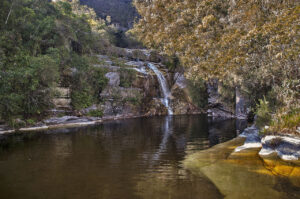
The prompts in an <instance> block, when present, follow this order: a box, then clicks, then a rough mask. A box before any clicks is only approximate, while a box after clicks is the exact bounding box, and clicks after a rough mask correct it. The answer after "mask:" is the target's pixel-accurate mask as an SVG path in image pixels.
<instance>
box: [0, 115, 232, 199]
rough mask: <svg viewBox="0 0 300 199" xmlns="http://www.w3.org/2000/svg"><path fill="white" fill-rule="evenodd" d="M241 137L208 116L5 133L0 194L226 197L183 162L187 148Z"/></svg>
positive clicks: (110, 198)
mask: <svg viewBox="0 0 300 199" xmlns="http://www.w3.org/2000/svg"><path fill="white" fill-rule="evenodd" d="M234 137H236V122H235V121H234V120H226V121H209V119H208V118H207V117H206V116H177V117H153V118H139V119H128V120H120V121H113V122H107V123H104V124H101V125H99V126H96V127H89V128H83V129H71V130H64V131H60V132H43V133H29V134H20V135H10V136H2V137H1V138H0V198H5V199H9V198H14V199H18V198H22V199H27V198H28V199H35V198H37V199H42V198H72V199H74V198H108V199H137V198H147V199H148V198H149V199H150V198H151V199H156V198H162V199H173V198H175V199H176V198H178V199H183V198H184V199H194V198H205V199H210V198H214V199H217V198H223V196H222V194H221V193H220V192H219V191H218V189H217V188H216V187H215V186H214V185H213V184H212V183H211V182H210V181H209V180H208V179H207V178H205V177H199V176H197V177H196V176H193V175H191V174H190V173H188V172H187V171H186V170H184V169H183V166H182V160H183V159H184V158H185V156H186V155H187V154H190V153H193V152H195V151H198V150H203V149H207V148H209V147H211V146H213V145H216V144H218V143H221V142H225V141H227V140H230V139H232V138H234Z"/></svg>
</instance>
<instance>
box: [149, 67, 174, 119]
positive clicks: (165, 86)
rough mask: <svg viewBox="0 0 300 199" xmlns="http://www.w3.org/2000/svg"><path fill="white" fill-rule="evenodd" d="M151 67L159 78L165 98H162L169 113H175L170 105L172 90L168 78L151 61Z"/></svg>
mask: <svg viewBox="0 0 300 199" xmlns="http://www.w3.org/2000/svg"><path fill="white" fill-rule="evenodd" d="M148 66H149V68H150V69H151V70H153V72H154V73H155V74H156V76H157V78H158V80H159V84H160V87H161V90H162V93H163V99H162V103H163V104H164V105H165V107H166V108H167V109H168V114H169V115H173V111H172V108H171V107H170V106H169V104H170V101H169V96H170V90H169V87H168V84H167V81H166V78H165V77H164V75H163V74H162V73H161V72H160V71H159V70H158V68H157V67H156V66H155V65H153V64H151V63H149V64H148Z"/></svg>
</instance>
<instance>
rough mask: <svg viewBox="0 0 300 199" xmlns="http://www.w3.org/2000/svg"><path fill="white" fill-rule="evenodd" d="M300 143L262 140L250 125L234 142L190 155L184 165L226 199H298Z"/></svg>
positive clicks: (284, 139)
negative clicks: (208, 181) (207, 179)
mask: <svg viewBox="0 0 300 199" xmlns="http://www.w3.org/2000/svg"><path fill="white" fill-rule="evenodd" d="M279 137H280V140H279ZM299 140H300V139H299V138H296V137H288V136H264V137H262V136H260V135H259V134H258V129H257V128H255V127H254V126H252V127H249V128H247V129H245V131H244V132H243V133H242V134H241V135H240V136H238V137H237V138H235V139H233V140H230V141H228V142H225V143H222V144H218V145H216V146H214V147H212V148H210V149H207V150H203V151H199V152H196V153H194V154H191V155H189V156H188V157H187V158H186V159H185V160H184V166H185V168H186V169H188V170H190V171H191V172H192V173H194V174H195V175H200V176H203V175H204V176H206V177H207V178H209V179H210V180H211V181H212V182H213V183H214V184H215V185H216V186H217V188H218V189H219V190H220V192H221V193H222V194H223V195H224V196H225V198H270V199H275V198H278V199H279V198H280V199H282V198H298V197H299V194H300V192H299V190H300V160H299V159H298V158H299ZM275 141H276V142H275ZM265 151H267V152H268V153H266V152H265ZM266 182H267V183H266ZM282 183H283V184H286V185H288V186H282ZM241 184H242V185H243V186H240V185H241ZM287 187H289V188H287ZM286 189H288V190H286Z"/></svg>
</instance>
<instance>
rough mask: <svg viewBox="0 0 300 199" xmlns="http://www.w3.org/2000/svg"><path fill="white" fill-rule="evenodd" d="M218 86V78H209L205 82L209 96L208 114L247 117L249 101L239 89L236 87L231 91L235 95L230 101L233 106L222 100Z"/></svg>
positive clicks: (225, 116) (212, 115)
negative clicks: (209, 79)
mask: <svg viewBox="0 0 300 199" xmlns="http://www.w3.org/2000/svg"><path fill="white" fill-rule="evenodd" d="M219 86H220V84H219V82H218V80H211V81H209V82H208V83H207V92H208V96H209V98H208V105H209V109H208V111H207V113H208V115H209V116H211V117H222V118H237V119H247V118H248V115H249V113H250V103H249V100H248V99H247V98H246V97H245V96H244V95H243V94H242V93H241V91H240V89H239V88H238V87H237V88H235V90H233V91H232V93H234V95H235V99H232V102H230V103H232V104H234V107H231V106H229V105H228V103H225V102H224V101H222V99H221V94H220V93H219Z"/></svg>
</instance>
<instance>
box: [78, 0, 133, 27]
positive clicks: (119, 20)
mask: <svg viewBox="0 0 300 199" xmlns="http://www.w3.org/2000/svg"><path fill="white" fill-rule="evenodd" d="M80 2H81V3H82V4H84V5H87V6H89V7H92V8H94V10H95V11H96V13H97V15H98V16H99V17H101V18H102V19H106V18H107V17H110V18H111V23H114V24H119V25H120V26H122V27H124V28H126V29H128V28H131V27H132V26H133V22H134V20H135V19H136V18H138V14H137V11H136V9H135V8H134V6H133V5H132V0H109V1H107V0H80Z"/></svg>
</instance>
